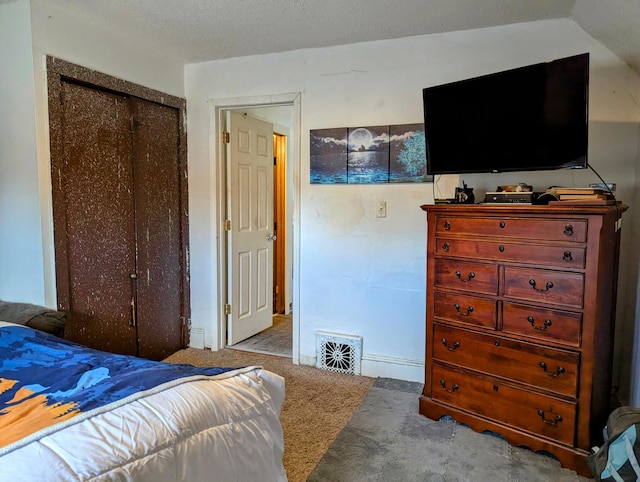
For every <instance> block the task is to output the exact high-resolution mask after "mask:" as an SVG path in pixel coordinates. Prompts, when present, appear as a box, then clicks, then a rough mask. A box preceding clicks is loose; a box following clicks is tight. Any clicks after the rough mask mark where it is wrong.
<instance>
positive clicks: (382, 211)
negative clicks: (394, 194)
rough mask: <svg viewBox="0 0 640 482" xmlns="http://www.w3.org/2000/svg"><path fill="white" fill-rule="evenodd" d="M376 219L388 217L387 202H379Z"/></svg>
mask: <svg viewBox="0 0 640 482" xmlns="http://www.w3.org/2000/svg"><path fill="white" fill-rule="evenodd" d="M376 217H377V218H386V217H387V202H386V201H378V205H377V206H376Z"/></svg>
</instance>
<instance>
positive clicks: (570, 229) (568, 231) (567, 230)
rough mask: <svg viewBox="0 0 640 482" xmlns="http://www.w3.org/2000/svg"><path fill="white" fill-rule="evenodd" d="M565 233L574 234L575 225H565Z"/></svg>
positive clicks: (566, 234)
mask: <svg viewBox="0 0 640 482" xmlns="http://www.w3.org/2000/svg"><path fill="white" fill-rule="evenodd" d="M564 235H565V236H573V226H572V225H571V224H567V225H566V226H565V227H564Z"/></svg>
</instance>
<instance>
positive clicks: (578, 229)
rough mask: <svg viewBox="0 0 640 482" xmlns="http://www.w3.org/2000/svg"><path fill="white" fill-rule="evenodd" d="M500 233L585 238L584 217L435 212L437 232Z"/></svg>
mask: <svg viewBox="0 0 640 482" xmlns="http://www.w3.org/2000/svg"><path fill="white" fill-rule="evenodd" d="M443 234H444V235H446V234H461V235H469V236H492V237H493V236H503V237H508V238H522V239H540V240H546V241H573V242H578V243H584V242H585V241H586V240H587V221H586V220H585V219H545V218H539V219H531V218H507V217H466V216H448V215H439V216H436V235H443Z"/></svg>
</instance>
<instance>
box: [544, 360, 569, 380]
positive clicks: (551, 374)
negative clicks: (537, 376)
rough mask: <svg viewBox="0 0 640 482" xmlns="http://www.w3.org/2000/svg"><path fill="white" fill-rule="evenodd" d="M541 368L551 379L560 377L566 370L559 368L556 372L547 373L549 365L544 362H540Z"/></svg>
mask: <svg viewBox="0 0 640 482" xmlns="http://www.w3.org/2000/svg"><path fill="white" fill-rule="evenodd" d="M540 368H542V369H543V370H544V372H545V373H546V374H547V375H549V376H550V377H554V378H555V377H557V376H558V375H560V374H561V373H564V368H563V367H558V368H556V372H555V373H553V372H548V371H547V364H546V363H545V362H543V361H541V362H540Z"/></svg>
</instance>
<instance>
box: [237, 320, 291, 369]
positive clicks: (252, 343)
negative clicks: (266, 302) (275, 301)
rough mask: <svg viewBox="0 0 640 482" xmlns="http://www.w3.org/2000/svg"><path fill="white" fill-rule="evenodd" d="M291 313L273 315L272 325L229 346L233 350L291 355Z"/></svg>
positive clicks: (283, 355) (287, 356)
mask: <svg viewBox="0 0 640 482" xmlns="http://www.w3.org/2000/svg"><path fill="white" fill-rule="evenodd" d="M292 329H293V328H292V315H280V314H276V315H273V326H272V327H270V328H267V329H266V330H264V331H261V332H260V333H258V334H257V335H254V336H252V337H251V338H247V339H246V340H244V341H241V342H240V343H236V344H235V345H233V346H229V348H231V349H233V350H240V351H248V352H251V353H261V354H263V355H275V356H282V357H285V358H291V357H292V345H293V340H292V336H293V335H292Z"/></svg>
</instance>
